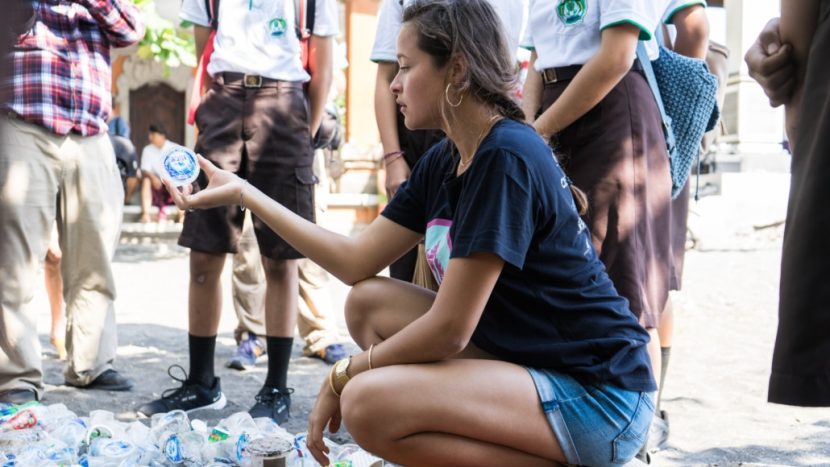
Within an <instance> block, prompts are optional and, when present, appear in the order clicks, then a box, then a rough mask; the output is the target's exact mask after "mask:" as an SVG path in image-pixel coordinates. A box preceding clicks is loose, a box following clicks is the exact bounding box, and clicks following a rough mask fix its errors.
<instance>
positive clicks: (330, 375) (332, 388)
mask: <svg viewBox="0 0 830 467" xmlns="http://www.w3.org/2000/svg"><path fill="white" fill-rule="evenodd" d="M329 387H330V388H331V392H333V393H334V395H335V396H337V397H340V393H338V392H337V389H334V368H332V369H331V371H330V372H329Z"/></svg>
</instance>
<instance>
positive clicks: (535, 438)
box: [341, 359, 565, 466]
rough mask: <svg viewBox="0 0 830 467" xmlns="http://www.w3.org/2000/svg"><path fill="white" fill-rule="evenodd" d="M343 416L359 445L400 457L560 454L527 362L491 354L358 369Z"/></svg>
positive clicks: (498, 458)
mask: <svg viewBox="0 0 830 467" xmlns="http://www.w3.org/2000/svg"><path fill="white" fill-rule="evenodd" d="M341 409H342V411H343V412H342V413H343V420H344V423H345V425H346V426H347V427H348V429H349V432H350V433H351V434H352V436H353V437H354V439H355V441H357V442H358V444H360V445H361V446H362V447H364V448H365V449H367V450H369V451H370V452H373V453H375V454H377V455H379V456H381V457H383V458H385V459H388V460H389V461H391V462H394V463H396V464H401V465H413V466H417V465H429V466H442V465H447V466H465V465H470V466H479V465H521V466H536V465H540V466H549V465H555V464H556V463H557V462H565V458H564V454H563V453H562V450H561V448H560V446H559V442H558V441H557V439H556V437H555V436H554V434H553V430H552V429H551V428H550V425H549V424H548V421H547V418H546V417H545V414H544V412H543V411H542V407H541V404H540V402H539V397H538V396H537V393H536V388H535V386H534V384H533V380H532V378H531V377H530V374H529V373H528V372H527V370H526V369H524V368H522V367H520V366H517V365H514V364H511V363H506V362H500V361H492V360H467V359H465V360H452V361H446V362H441V363H431V364H423V365H396V366H391V367H384V368H379V369H375V370H371V371H368V372H365V373H361V374H359V375H357V376H356V377H355V378H354V379H352V380H351V381H350V382H349V384H347V385H346V388H345V389H344V391H343V398H342V402H341Z"/></svg>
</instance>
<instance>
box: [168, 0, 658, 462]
mask: <svg viewBox="0 0 830 467" xmlns="http://www.w3.org/2000/svg"><path fill="white" fill-rule="evenodd" d="M510 57H511V54H510V52H509V51H508V48H507V42H506V40H505V37H504V32H503V31H502V26H501V23H500V22H499V20H498V18H497V17H496V15H495V13H494V12H493V10H492V8H491V7H490V6H489V4H488V3H487V2H486V1H481V0H437V1H436V0H430V1H426V0H416V1H414V2H412V3H411V4H410V5H409V6H408V7H407V8H406V10H405V13H404V26H403V28H402V30H401V33H400V35H399V38H398V61H399V65H400V72H399V73H398V75H397V77H396V78H395V80H394V82H393V83H392V86H391V92H393V93H394V94H395V96H396V99H397V102H398V103H399V104H400V105H401V108H402V112H403V113H404V115H405V117H406V126H407V127H408V128H411V129H425V128H440V129H442V130H443V131H444V132H445V133H446V134H447V139H445V140H444V141H442V142H441V143H438V144H437V145H436V146H435V147H433V148H432V149H431V150H430V152H429V153H428V155H427V156H425V158H424V159H423V160H422V161H421V162H420V163H419V164H418V165H417V166H416V167H415V169H414V171H413V173H412V176H411V179H410V180H409V181H408V182H407V183H405V184H404V185H402V186H401V188H400V190H399V191H398V193H397V194H396V195H395V197H394V198H393V199H392V200H391V202H390V203H389V205H388V206H387V207H386V209H385V210H384V211H383V213H382V216H380V217H378V218H377V219H376V220H375V221H374V222H373V223H372V224H371V225H370V226H368V228H366V229H365V230H363V231H362V232H361V233H359V234H357V235H356V236H354V237H346V236H341V235H337V234H335V233H332V232H329V231H327V230H325V229H323V228H321V227H318V226H316V225H314V224H312V223H310V222H307V221H305V220H303V219H301V218H300V217H298V216H296V215H295V214H293V213H292V212H291V211H290V210H288V209H286V208H285V207H283V206H281V205H279V204H278V203H276V202H275V201H273V200H272V199H271V198H269V197H267V196H265V195H263V194H261V193H260V192H259V191H257V190H256V188H254V187H252V186H250V185H249V184H247V183H246V182H245V181H243V180H241V179H239V178H237V177H236V176H235V175H233V174H231V173H229V172H225V171H222V170H219V169H217V168H215V167H213V166H212V165H211V164H210V163H209V162H207V161H206V160H204V159H201V160H200V163H201V165H202V168H203V170H205V172H206V173H207V175H208V176H209V179H210V183H209V185H208V187H207V188H206V189H204V190H202V191H200V192H198V193H196V194H188V193H179V192H178V191H176V190H172V191H173V194H174V198H175V201H176V203H177V204H178V205H179V206H180V207H181V208H185V209H189V208H207V207H212V206H217V205H225V204H242V205H243V206H245V207H246V208H248V209H250V210H251V211H252V212H253V213H254V214H255V215H256V216H257V217H259V218H260V219H262V220H263V221H265V222H266V223H267V224H268V225H269V226H270V227H271V228H272V229H273V230H274V231H275V232H276V233H278V234H279V235H280V236H282V237H283V238H284V239H285V240H287V241H288V242H289V243H290V244H292V245H293V246H294V247H295V248H296V249H297V250H299V251H300V252H302V253H304V254H305V255H307V256H308V257H309V258H311V259H312V260H313V261H315V262H317V263H318V264H320V265H321V266H322V267H323V268H325V269H326V270H328V271H329V272H331V273H332V274H333V275H335V276H336V277H338V278H339V279H341V280H342V281H343V282H345V283H347V284H351V285H353V288H352V290H351V292H350V294H349V297H348V299H347V302H346V310H345V313H346V322H347V323H348V327H349V331H350V332H351V334H352V337H353V338H354V340H355V341H356V342H357V343H358V344H359V345H360V347H361V348H363V349H365V350H364V351H363V352H362V353H360V354H358V355H354V356H352V357H351V358H350V359H346V360H342V361H340V362H338V363H337V364H336V365H335V366H334V367H333V369H332V373H331V374H330V375H329V377H328V378H326V380H325V381H323V383H322V385H321V388H320V393H319V395H318V397H317V401H316V404H315V406H314V409H313V410H312V412H311V415H310V417H309V422H308V432H309V434H308V445H309V448H310V449H311V450H312V452H313V454H314V456H315V458H316V459H317V460H318V461H319V462H320V463H321V464H323V465H327V464H328V458H327V456H326V453H327V449H326V447H325V445H324V444H323V440H322V437H323V431H324V429H325V428H326V427H328V428H329V429H330V430H332V431H334V430H337V429H338V428H339V426H340V424H341V420H342V421H343V422H344V423H345V425H346V426H347V427H348V429H349V432H350V433H351V434H352V436H353V437H354V439H355V441H357V443H358V444H360V445H361V446H362V447H364V448H365V449H367V450H368V451H370V452H373V453H375V454H377V455H379V456H382V457H384V458H386V459H388V460H389V461H391V462H394V463H396V464H402V465H430V466H441V465H448V466H462V465H521V466H534V465H552V464H554V463H563V462H564V463H568V464H579V465H618V464H623V463H625V462H627V461H628V460H630V459H631V458H632V457H633V456H634V455H635V453H636V452H637V451H638V449H639V448H640V446H641V445H642V444H643V443H644V442H645V436H646V432H647V430H648V426H649V422H650V421H651V418H652V414H653V411H654V408H653V404H652V394H651V392H652V391H654V390H655V384H654V380H653V377H652V373H651V368H650V366H649V360H648V355H647V354H646V344H647V342H648V335H647V334H646V332H645V331H644V330H643V328H642V327H641V326H640V325H639V324H638V323H637V319H636V318H635V317H634V315H633V314H632V313H631V311H630V310H629V309H628V305H627V302H626V300H625V299H623V298H621V297H620V296H619V295H618V294H617V292H616V291H615V289H614V286H613V285H612V283H611V281H610V280H609V278H608V276H607V275H606V273H605V272H604V270H603V266H602V263H601V262H600V261H599V260H598V259H597V256H596V254H595V252H594V249H593V247H592V244H591V239H590V233H589V232H588V231H587V228H586V226H585V224H584V223H583V222H582V221H581V219H580V217H579V213H578V211H577V207H576V205H575V202H574V198H573V196H572V194H571V191H570V186H569V180H568V178H567V177H566V176H565V175H564V174H563V172H562V170H561V169H560V167H559V166H558V165H557V162H556V160H555V159H554V157H553V156H552V154H551V150H550V148H549V147H548V146H547V145H546V144H545V143H544V142H543V141H542V140H541V139H540V138H539V136H537V134H536V133H535V132H534V130H533V129H532V128H530V127H528V126H526V125H525V124H523V123H521V122H522V121H523V120H524V115H523V114H522V112H521V110H520V108H519V107H518V106H517V104H516V103H515V102H514V101H513V100H512V99H511V97H510V96H511V94H512V91H513V89H514V87H515V85H516V71H515V67H514V64H513V63H512V62H511V59H510ZM422 238H424V239H425V243H426V248H427V250H428V253H427V256H428V258H429V262H430V268H431V269H432V272H433V274H434V275H435V277H436V279H437V280H438V282H439V283H440V289H439V291H438V292H437V293H434V292H432V291H429V290H425V289H422V288H419V287H417V286H415V285H412V284H408V283H404V282H400V281H397V280H393V279H388V278H382V277H376V275H377V274H378V273H379V272H380V271H381V270H382V269H383V268H384V267H386V266H387V265H389V264H390V263H392V262H393V261H394V260H396V259H397V258H399V257H400V256H401V255H403V254H404V253H406V252H407V251H409V250H410V249H411V248H412V247H413V246H415V245H416V244H417V243H418V242H419V241H420V240H421V239H422Z"/></svg>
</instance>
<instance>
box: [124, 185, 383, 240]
mask: <svg viewBox="0 0 830 467" xmlns="http://www.w3.org/2000/svg"><path fill="white" fill-rule="evenodd" d="M379 202H380V199H379V197H378V195H374V194H366V193H329V194H327V195H326V197H325V203H326V205H327V208H326V210H325V213H324V214H323V219H319V220H318V222H320V224H321V225H325V226H326V227H327V228H330V229H332V230H335V231H338V232H341V233H350V232H353V229H354V228H355V227H358V226H361V225H367V224H369V223H370V222H372V220H374V218H375V217H377V215H378V212H379V207H380V206H379ZM165 213H166V214H167V219H166V220H164V221H162V222H156V219H157V218H158V208H157V207H155V206H153V207H151V208H150V218H151V219H153V222H147V223H142V222H139V219H140V218H141V207H140V206H137V205H129V204H128V205H125V206H124V213H123V220H122V224H121V240H120V241H121V244H131V245H151V244H154V243H158V244H175V243H176V241H177V240H178V238H179V235H180V234H181V232H182V224H180V223H178V222H176V218H177V216H178V213H179V210H178V209H177V208H176V207H175V206H168V207H166V208H165Z"/></svg>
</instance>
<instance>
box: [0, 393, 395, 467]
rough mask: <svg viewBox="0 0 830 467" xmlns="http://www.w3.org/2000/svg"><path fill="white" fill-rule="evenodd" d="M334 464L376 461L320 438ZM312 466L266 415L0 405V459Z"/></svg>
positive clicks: (16, 465) (125, 465) (375, 466)
mask: <svg viewBox="0 0 830 467" xmlns="http://www.w3.org/2000/svg"><path fill="white" fill-rule="evenodd" d="M325 442H326V444H327V445H328V446H329V448H330V449H331V456H330V457H331V461H332V465H333V466H336V467H379V466H381V465H383V464H382V461H381V460H380V459H378V458H376V457H374V456H371V455H370V454H369V453H367V452H366V451H364V450H362V449H361V448H360V447H359V446H357V445H355V444H347V445H343V446H340V445H337V444H335V443H334V442H332V441H330V440H325ZM275 463H276V464H277V465H283V463H284V464H285V465H286V467H305V466H314V467H317V465H318V464H317V462H316V461H315V460H314V459H313V458H312V457H311V455H310V453H309V452H308V450H307V448H306V446H305V434H300V435H298V436H294V435H292V434H291V433H289V432H287V431H286V430H285V429H284V428H282V427H280V426H279V425H278V424H276V423H275V422H274V421H273V420H271V419H269V418H258V419H252V418H251V416H250V415H249V414H248V413H246V412H239V413H235V414H233V415H231V416H229V417H227V418H225V419H223V420H221V421H219V423H218V424H216V425H215V426H208V424H207V423H205V422H204V421H201V420H190V419H189V417H188V416H187V414H186V413H185V412H183V411H180V410H179V411H172V412H169V413H166V414H158V415H154V416H153V418H152V419H151V420H150V426H147V425H146V424H145V423H142V422H138V421H136V422H131V423H124V422H121V421H119V420H117V419H116V418H115V415H114V414H113V413H112V412H107V411H101V410H95V411H92V412H91V413H90V415H89V417H79V416H78V415H76V414H75V413H73V412H72V411H71V410H69V409H68V408H67V407H66V406H64V405H62V404H55V405H50V406H45V405H41V404H39V403H28V404H24V405H20V406H11V405H8V404H6V405H0V467H28V466H32V465H36V466H47V467H53V466H54V467H62V466H68V465H80V466H82V467H115V466H120V467H133V466H150V467H170V466H175V465H183V466H187V467H191V466H209V467H221V466H228V465H235V466H241V467H254V466H257V465H263V466H268V465H274V464H275Z"/></svg>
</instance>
